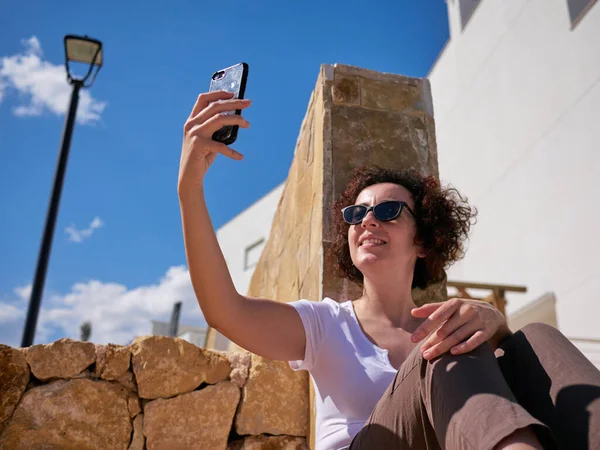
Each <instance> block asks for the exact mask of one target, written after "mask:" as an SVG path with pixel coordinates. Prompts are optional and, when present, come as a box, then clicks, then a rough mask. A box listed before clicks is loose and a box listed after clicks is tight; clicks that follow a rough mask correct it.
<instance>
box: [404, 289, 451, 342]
mask: <svg viewBox="0 0 600 450" xmlns="http://www.w3.org/2000/svg"><path fill="white" fill-rule="evenodd" d="M459 306H460V300H458V299H452V300H448V301H447V302H446V303H445V304H443V305H442V306H440V307H439V308H438V309H437V310H436V311H434V312H433V313H431V314H430V315H429V317H427V319H425V320H424V321H423V323H422V324H421V325H419V326H418V327H417V329H416V330H415V331H414V333H413V334H412V336H411V338H410V339H411V341H412V342H419V341H420V340H421V339H423V338H424V337H425V336H427V335H429V333H431V332H432V331H433V330H435V329H436V328H437V327H439V326H440V325H441V324H442V323H443V322H445V321H446V320H448V319H449V318H450V316H451V315H452V314H454V312H455V311H456V310H457V309H458V307H459Z"/></svg>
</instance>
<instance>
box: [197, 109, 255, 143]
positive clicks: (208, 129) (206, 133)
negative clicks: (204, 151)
mask: <svg viewBox="0 0 600 450" xmlns="http://www.w3.org/2000/svg"><path fill="white" fill-rule="evenodd" d="M226 125H238V126H239V127H241V128H248V127H250V122H248V121H247V120H246V119H244V118H243V117H242V116H238V115H237V114H226V113H219V114H217V115H216V116H213V117H211V118H210V119H208V120H207V121H206V122H204V123H202V124H200V125H197V126H195V127H194V128H192V129H191V130H190V134H196V133H197V134H199V135H200V136H202V137H205V138H212V135H213V133H214V132H215V131H217V130H220V129H221V128H222V127H224V126H226Z"/></svg>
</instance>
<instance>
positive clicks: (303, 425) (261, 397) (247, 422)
mask: <svg viewBox="0 0 600 450" xmlns="http://www.w3.org/2000/svg"><path fill="white" fill-rule="evenodd" d="M307 378H308V377H307V373H306V372H303V371H302V372H294V371H292V369H290V367H289V366H288V364H287V363H286V362H281V361H270V360H268V359H264V358H261V357H259V356H256V355H252V365H251V367H250V375H249V377H248V381H247V382H246V386H245V387H244V389H243V390H242V400H241V402H240V407H239V409H238V413H237V415H236V418H235V429H236V432H237V434H239V435H246V434H252V435H258V434H276V435H280V434H287V435H291V436H306V435H307V434H308V429H309V402H308V391H307V390H306V389H307Z"/></svg>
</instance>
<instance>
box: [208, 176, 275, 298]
mask: <svg viewBox="0 0 600 450" xmlns="http://www.w3.org/2000/svg"><path fill="white" fill-rule="evenodd" d="M283 187H284V184H281V185H279V186H277V187H276V188H275V189H273V190H272V191H271V192H269V193H268V194H267V195H265V196H264V197H262V198H261V199H259V200H257V202H256V203H254V204H252V205H251V206H250V207H249V208H247V209H246V210H245V211H243V212H241V213H240V214H238V215H237V216H235V217H234V218H233V219H232V220H230V221H229V222H227V223H226V224H225V225H223V226H222V227H221V228H219V229H218V230H217V240H218V241H219V245H220V247H221V250H222V251H223V256H224V257H225V262H227V267H228V268H229V272H230V273H231V277H232V279H233V283H234V284H235V288H236V289H237V291H238V292H239V293H240V294H242V295H246V292H247V291H248V287H249V285H250V279H251V278H252V273H253V272H254V264H252V263H253V261H255V260H256V258H257V256H260V253H261V251H262V247H263V246H264V244H265V243H266V241H267V239H268V238H269V233H270V232H271V224H272V222H273V217H274V216H275V212H276V211H277V205H278V204H279V200H280V198H281V194H282V192H283ZM259 242H260V244H259ZM255 244H258V245H256V246H255V247H253V245H255ZM246 256H248V258H251V259H250V260H247V258H246ZM246 263H250V264H249V265H247V264H246Z"/></svg>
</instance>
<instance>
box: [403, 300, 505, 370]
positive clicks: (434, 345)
mask: <svg viewBox="0 0 600 450" xmlns="http://www.w3.org/2000/svg"><path fill="white" fill-rule="evenodd" d="M412 315H413V316H414V317H420V318H424V319H425V321H424V322H423V323H422V324H421V325H419V327H418V328H417V329H416V330H415V331H414V333H413V334H412V336H411V340H412V341H413V342H419V341H421V340H423V339H424V338H426V337H427V340H426V341H425V342H424V343H423V345H422V346H421V351H422V353H423V357H424V358H425V359H427V360H431V359H433V358H436V357H438V356H440V355H443V354H444V353H446V352H448V351H449V352H451V353H452V354H453V355H460V354H462V353H468V352H470V351H471V350H474V349H475V348H477V347H479V346H480V345H481V344H483V343H485V342H487V341H489V342H490V344H491V345H492V347H493V348H496V346H497V343H498V342H499V341H500V340H502V339H504V338H505V337H507V336H508V335H510V334H511V331H510V329H509V328H508V325H507V324H506V318H505V317H504V315H503V314H502V313H501V312H500V311H498V310H497V309H496V308H494V306H492V305H491V304H489V303H486V302H482V301H478V300H468V299H460V298H452V299H450V300H448V301H446V302H441V303H429V304H425V305H423V306H421V307H419V308H414V309H413V310H412Z"/></svg>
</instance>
